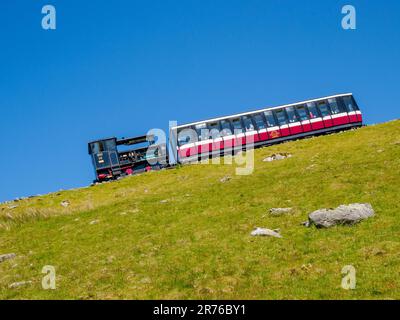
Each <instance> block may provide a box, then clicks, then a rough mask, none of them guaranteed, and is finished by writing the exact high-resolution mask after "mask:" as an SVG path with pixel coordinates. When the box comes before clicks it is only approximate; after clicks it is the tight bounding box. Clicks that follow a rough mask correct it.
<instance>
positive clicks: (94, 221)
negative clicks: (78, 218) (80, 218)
mask: <svg viewBox="0 0 400 320" xmlns="http://www.w3.org/2000/svg"><path fill="white" fill-rule="evenodd" d="M97 223H99V220H93V221H90V223H89V224H90V225H93V224H97Z"/></svg>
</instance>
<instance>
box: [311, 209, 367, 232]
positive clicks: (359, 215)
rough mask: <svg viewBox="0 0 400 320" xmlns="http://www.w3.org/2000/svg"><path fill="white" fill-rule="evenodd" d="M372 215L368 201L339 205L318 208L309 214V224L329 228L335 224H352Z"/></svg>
mask: <svg viewBox="0 0 400 320" xmlns="http://www.w3.org/2000/svg"><path fill="white" fill-rule="evenodd" d="M373 215H374V209H372V206H371V205H370V204H369V203H352V204H349V205H340V206H338V207H337V208H335V209H319V210H316V211H314V212H312V213H310V214H309V216H308V219H309V222H310V223H309V224H310V225H312V224H314V225H315V226H316V227H317V228H330V227H333V226H335V225H353V224H356V223H358V222H360V221H361V220H364V219H368V218H369V217H372V216H373Z"/></svg>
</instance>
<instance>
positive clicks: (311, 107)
mask: <svg viewBox="0 0 400 320" xmlns="http://www.w3.org/2000/svg"><path fill="white" fill-rule="evenodd" d="M307 108H308V111H309V112H310V119H314V118H318V117H320V115H319V112H318V108H317V105H316V104H315V102H309V103H307Z"/></svg>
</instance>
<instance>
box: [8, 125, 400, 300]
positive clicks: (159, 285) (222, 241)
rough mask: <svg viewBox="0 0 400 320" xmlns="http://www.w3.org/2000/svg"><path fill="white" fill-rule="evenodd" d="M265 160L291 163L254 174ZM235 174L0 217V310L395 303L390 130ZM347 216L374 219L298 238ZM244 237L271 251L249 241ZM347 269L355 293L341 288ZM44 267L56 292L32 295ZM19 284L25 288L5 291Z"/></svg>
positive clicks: (47, 200)
mask: <svg viewBox="0 0 400 320" xmlns="http://www.w3.org/2000/svg"><path fill="white" fill-rule="evenodd" d="M276 152H289V153H291V154H292V155H293V157H291V158H288V159H285V160H281V161H274V162H263V161H262V159H263V158H265V157H266V156H269V155H271V154H272V153H276ZM235 168H236V167H235V166H234V165H224V164H221V165H188V166H182V167H179V168H177V169H173V170H164V171H159V172H151V173H148V174H143V175H139V176H132V177H128V178H126V179H122V180H120V181H117V182H112V183H106V184H101V185H97V186H93V187H88V188H82V189H76V190H70V191H62V192H59V193H52V194H49V195H45V196H41V197H36V198H31V199H27V200H22V201H19V202H17V203H15V204H16V205H18V207H17V208H14V209H9V208H8V206H10V204H2V205H0V254H3V253H10V252H14V253H16V254H17V257H16V258H15V259H13V260H7V261H5V262H2V263H0V298H2V299H25V298H35V299H120V298H123V299H153V298H154V299H217V298H218V299H400V277H399V272H400V237H399V235H400V201H399V200H400V198H399V190H400V171H399V169H400V121H391V122H388V123H385V124H380V125H375V126H369V127H364V128H361V129H359V130H355V131H347V132H344V133H340V134H333V135H328V136H321V137H317V138H311V139H306V140H300V141H294V142H289V143H285V144H280V145H276V146H272V147H267V148H263V149H258V150H256V151H255V170H254V173H253V174H251V175H248V176H239V175H235ZM226 175H230V176H231V177H232V179H231V180H230V181H228V182H225V183H221V182H220V179H221V178H222V177H223V176H226ZM63 200H69V201H70V203H71V205H70V206H69V207H67V208H63V207H62V206H61V205H60V202H61V201H63ZM161 200H168V201H167V202H166V203H162V202H160V201H161ZM354 202H369V203H371V204H372V206H373V208H374V209H375V212H376V216H375V217H373V218H371V219H368V220H366V221H363V222H361V223H360V224H358V225H355V226H351V227H349V226H341V227H334V228H332V229H316V228H305V227H303V226H301V225H300V223H301V222H302V221H304V220H306V219H307V215H308V213H310V212H311V211H313V210H316V209H319V208H328V207H336V206H338V205H340V204H347V203H354ZM271 207H293V208H294V214H292V215H285V216H280V217H271V216H269V215H268V213H267V212H268V210H269V209H270V208H271ZM94 220H98V222H97V223H95V224H91V223H90V222H91V221H94ZM256 226H258V227H267V228H271V229H274V228H280V229H281V234H282V236H283V238H282V239H277V238H264V237H251V236H250V232H251V231H252V230H253V229H254V227H256ZM348 264H351V265H353V266H354V267H355V268H356V270H357V287H356V289H355V290H344V289H342V288H341V286H340V284H341V278H342V274H341V269H342V267H343V266H345V265H348ZM45 265H53V266H55V268H56V272H57V289H56V290H43V289H42V288H41V281H42V276H43V274H41V270H42V267H43V266H45ZM17 281H32V283H31V284H29V285H26V286H23V287H20V288H17V289H9V288H8V286H9V285H10V284H11V283H13V282H17Z"/></svg>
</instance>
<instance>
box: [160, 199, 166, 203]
mask: <svg viewBox="0 0 400 320" xmlns="http://www.w3.org/2000/svg"><path fill="white" fill-rule="evenodd" d="M167 202H168V200H167V199H164V200H161V201H160V203H167Z"/></svg>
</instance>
